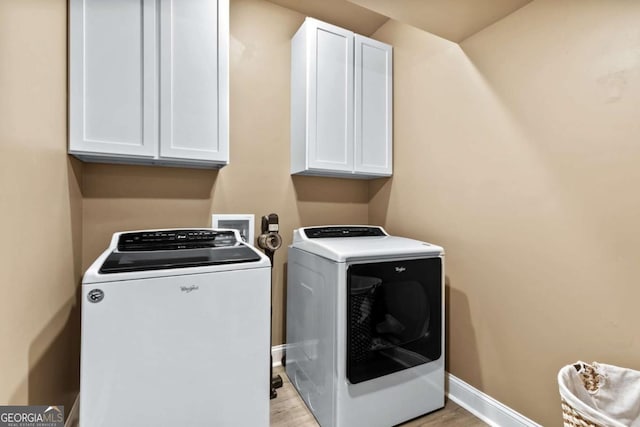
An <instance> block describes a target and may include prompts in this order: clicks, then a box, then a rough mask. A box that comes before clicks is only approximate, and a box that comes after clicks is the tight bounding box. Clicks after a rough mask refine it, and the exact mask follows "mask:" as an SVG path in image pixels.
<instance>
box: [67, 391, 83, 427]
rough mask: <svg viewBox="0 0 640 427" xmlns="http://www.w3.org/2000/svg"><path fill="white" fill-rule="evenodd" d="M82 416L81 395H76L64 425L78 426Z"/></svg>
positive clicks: (69, 426) (68, 426)
mask: <svg viewBox="0 0 640 427" xmlns="http://www.w3.org/2000/svg"><path fill="white" fill-rule="evenodd" d="M79 418H80V395H79V394H78V395H77V396H76V400H74V401H73V405H72V406H71V410H70V411H69V414H68V415H67V421H65V423H64V427H78V420H79Z"/></svg>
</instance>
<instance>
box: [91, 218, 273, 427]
mask: <svg viewBox="0 0 640 427" xmlns="http://www.w3.org/2000/svg"><path fill="white" fill-rule="evenodd" d="M270 275H271V269H270V263H269V260H268V259H267V257H266V256H264V255H263V254H261V253H260V252H258V251H256V250H255V249H254V248H252V247H251V246H248V245H246V244H245V243H243V242H242V239H241V237H240V235H239V234H238V232H237V231H232V230H214V229H174V230H147V231H136V232H127V233H116V234H114V235H113V238H112V240H111V244H110V246H109V248H108V249H107V250H106V251H105V252H104V253H103V254H102V255H100V257H98V259H97V260H96V261H95V262H94V263H93V265H91V267H90V268H89V269H88V270H87V272H86V273H85V275H84V278H83V282H82V332H81V363H80V364H81V368H80V427H128V426H131V427H140V426H166V427H176V426H194V427H198V426H201V427H205V426H206V427H208V426H238V425H246V426H265V427H266V426H268V425H269V382H270V378H269V366H268V361H269V354H270V350H271V343H270V339H269V332H270V331H269V328H270V318H269V316H270V313H269V310H270V309H269V307H270Z"/></svg>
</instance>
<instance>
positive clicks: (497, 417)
mask: <svg viewBox="0 0 640 427" xmlns="http://www.w3.org/2000/svg"><path fill="white" fill-rule="evenodd" d="M286 347H287V346H286V344H282V345H276V346H273V347H271V356H272V357H273V367H274V368H275V367H276V366H281V365H282V356H283V355H284V352H285V350H286ZM445 381H446V387H445V389H446V390H448V392H447V395H448V397H449V399H451V400H453V401H454V402H456V403H457V404H458V405H460V406H462V407H463V408H464V409H466V410H467V411H469V412H471V413H472V414H473V415H475V416H476V417H478V418H479V419H481V420H482V421H484V422H485V423H487V424H489V425H491V426H496V427H542V426H541V425H540V424H538V423H536V422H534V421H532V420H530V419H529V418H527V417H525V416H524V415H522V414H520V413H519V412H516V411H514V410H513V409H511V408H509V407H508V406H506V405H503V404H502V403H500V402H498V401H497V400H495V399H494V398H493V397H491V396H489V395H487V394H485V393H483V392H481V391H480V390H478V389H477V388H475V387H473V386H471V385H469V384H467V383H466V382H464V381H462V380H461V379H460V378H457V377H456V376H455V375H451V374H450V373H448V372H447V373H446V374H445Z"/></svg>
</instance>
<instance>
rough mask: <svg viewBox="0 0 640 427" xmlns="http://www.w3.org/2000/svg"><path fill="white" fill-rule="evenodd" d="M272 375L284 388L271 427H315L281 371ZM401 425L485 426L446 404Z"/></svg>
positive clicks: (276, 401) (274, 407)
mask: <svg viewBox="0 0 640 427" xmlns="http://www.w3.org/2000/svg"><path fill="white" fill-rule="evenodd" d="M273 374H274V375H275V374H280V376H281V377H282V381H283V383H284V384H283V385H282V388H279V389H278V397H276V398H275V399H272V400H271V427H318V423H317V422H316V420H315V418H313V415H311V412H309V410H308V409H307V407H306V405H305V404H304V402H303V401H302V398H300V395H298V392H297V391H296V390H295V388H294V387H293V386H292V385H291V383H290V382H289V378H287V375H286V374H285V373H284V369H283V368H282V367H277V368H274V370H273ZM401 425H402V427H429V426H451V427H456V426H459V427H481V426H486V425H487V424H485V423H484V422H482V421H480V420H479V419H478V418H476V417H474V416H473V415H471V413H469V412H468V411H466V410H465V409H463V408H461V407H460V406H458V405H457V404H455V403H454V402H452V401H450V400H449V401H447V403H446V405H445V407H444V408H443V409H441V410H439V411H436V412H433V413H431V414H428V415H425V416H424V417H420V418H416V419H414V420H411V421H409V422H407V423H404V424H401Z"/></svg>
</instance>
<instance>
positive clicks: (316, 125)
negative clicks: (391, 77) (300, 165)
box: [305, 19, 354, 172]
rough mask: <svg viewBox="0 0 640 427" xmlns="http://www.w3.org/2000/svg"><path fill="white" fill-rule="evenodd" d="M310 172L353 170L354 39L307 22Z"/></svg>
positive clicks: (345, 31) (328, 25)
mask: <svg viewBox="0 0 640 427" xmlns="http://www.w3.org/2000/svg"><path fill="white" fill-rule="evenodd" d="M305 25H309V28H308V31H309V33H308V34H307V36H308V37H307V43H309V45H308V48H309V49H308V50H307V52H308V58H307V61H308V63H307V66H308V68H307V70H308V79H309V80H308V84H309V88H308V91H309V92H308V97H309V98H308V113H307V114H308V127H307V132H308V133H307V144H308V146H307V150H308V152H307V162H308V167H309V169H315V170H329V171H348V172H351V171H353V36H354V34H353V33H352V32H350V31H347V30H344V29H342V28H339V27H336V26H333V25H330V24H326V23H324V22H320V21H316V20H312V19H307V21H305Z"/></svg>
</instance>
